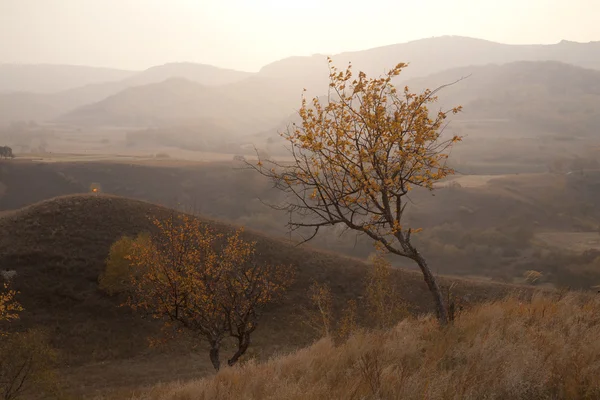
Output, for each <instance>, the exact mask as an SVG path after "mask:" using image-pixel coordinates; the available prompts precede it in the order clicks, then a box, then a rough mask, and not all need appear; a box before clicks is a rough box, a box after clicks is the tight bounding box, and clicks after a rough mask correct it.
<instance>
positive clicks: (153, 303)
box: [127, 215, 291, 370]
mask: <svg viewBox="0 0 600 400" xmlns="http://www.w3.org/2000/svg"><path fill="white" fill-rule="evenodd" d="M154 223H155V225H156V226H157V227H158V231H159V234H158V235H154V236H153V237H152V238H151V239H150V240H149V241H148V242H146V243H144V242H134V244H133V250H132V253H131V255H130V256H128V258H129V260H130V261H131V265H132V267H133V268H134V270H137V273H136V272H134V273H132V274H131V284H132V289H131V295H130V297H129V300H128V303H127V304H129V305H130V306H131V307H132V308H133V309H140V310H143V311H145V312H147V313H149V314H150V315H152V316H153V317H155V318H158V319H162V320H164V321H165V323H166V324H167V325H171V324H174V325H175V326H176V327H177V328H178V329H180V330H187V331H189V332H191V333H193V334H194V335H195V336H197V337H201V338H204V339H205V340H206V341H207V342H208V343H209V345H210V353H209V355H210V360H211V362H212V364H213V366H214V368H215V370H219V368H220V366H221V361H220V354H219V352H220V348H221V343H222V341H223V340H224V338H225V337H226V336H230V337H233V338H235V339H236V341H237V351H236V352H235V354H233V356H232V357H231V358H230V359H229V360H228V364H229V365H233V364H235V363H236V361H237V360H238V359H239V358H240V357H241V356H242V355H243V354H244V353H245V351H246V350H247V349H248V346H249V345H250V336H251V334H252V333H253V332H254V330H255V329H256V327H257V324H258V321H259V319H260V315H261V311H262V309H263V307H264V306H265V305H266V304H268V303H271V302H273V301H276V300H277V299H278V297H279V296H280V295H281V294H282V293H283V292H284V290H285V289H286V288H287V287H288V285H289V284H290V281H291V270H290V269H289V268H287V267H283V266H271V265H268V264H264V263H261V262H257V261H256V260H255V257H254V256H255V243H252V242H246V241H244V240H243V239H242V238H241V229H240V230H238V231H237V232H236V233H235V234H233V235H230V236H223V235H220V234H216V233H214V232H213V231H211V229H210V228H209V227H208V226H204V225H202V224H201V223H200V222H199V221H198V220H197V219H195V218H192V217H189V216H186V215H181V216H179V217H173V216H172V217H171V218H169V219H167V220H165V221H160V220H155V221H154ZM219 247H220V248H219Z"/></svg>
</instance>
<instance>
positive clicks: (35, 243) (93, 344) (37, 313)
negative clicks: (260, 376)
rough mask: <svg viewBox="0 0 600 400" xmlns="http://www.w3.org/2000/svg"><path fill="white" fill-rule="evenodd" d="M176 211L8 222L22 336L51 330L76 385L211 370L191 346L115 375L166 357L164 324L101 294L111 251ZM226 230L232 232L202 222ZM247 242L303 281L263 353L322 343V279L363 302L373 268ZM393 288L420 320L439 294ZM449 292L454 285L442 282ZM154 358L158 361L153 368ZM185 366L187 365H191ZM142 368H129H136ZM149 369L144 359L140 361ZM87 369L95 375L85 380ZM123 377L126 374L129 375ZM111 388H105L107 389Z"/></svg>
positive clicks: (21, 214) (58, 214)
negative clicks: (171, 366) (305, 318)
mask: <svg viewBox="0 0 600 400" xmlns="http://www.w3.org/2000/svg"><path fill="white" fill-rule="evenodd" d="M171 212H172V211H171V210H169V209H166V208H163V207H159V206H156V205H152V204H150V203H145V202H142V201H136V200H129V199H125V198H119V197H112V196H95V195H79V196H67V197H59V198H55V199H51V200H47V201H44V202H41V203H37V204H34V205H32V206H29V207H26V208H23V209H20V210H17V211H14V212H11V213H8V214H7V215H4V216H3V217H1V218H0V265H2V267H3V268H7V269H14V270H16V271H17V277H16V278H15V279H16V281H15V285H16V288H17V289H18V290H19V291H20V292H21V293H20V295H19V300H20V301H21V302H22V304H23V305H24V307H25V309H26V311H25V312H24V313H23V315H22V319H21V320H20V321H19V322H18V324H16V325H14V326H15V328H19V327H33V326H35V327H42V326H43V327H44V328H45V329H47V330H48V331H49V332H50V334H51V337H52V340H53V343H54V345H55V346H56V347H58V349H59V350H60V351H61V353H62V356H63V363H64V368H67V367H66V365H69V369H68V374H69V375H70V376H71V378H70V379H83V380H84V381H83V382H77V383H74V384H77V385H79V386H85V381H86V380H87V381H88V382H89V384H90V385H97V384H98V383H99V381H100V380H102V379H103V376H104V377H106V374H110V373H113V374H114V373H116V371H120V372H119V374H121V377H120V380H121V381H123V383H124V384H125V385H131V384H133V383H132V382H134V381H135V383H136V384H137V383H140V382H142V383H150V382H152V380H153V379H157V378H158V377H160V379H165V380H168V379H172V378H175V377H178V378H181V377H182V376H194V375H195V376H198V375H199V374H200V375H201V374H202V373H204V372H208V371H210V367H208V366H207V365H206V364H207V363H206V361H208V360H204V359H203V358H202V357H201V356H200V358H192V359H190V357H193V355H190V351H189V348H183V349H181V348H179V350H177V349H175V350H173V351H172V352H171V353H169V354H171V357H172V358H173V357H174V358H173V359H178V360H180V361H179V362H178V368H179V369H178V371H179V372H181V371H182V369H183V372H182V373H184V372H185V374H187V375H185V374H184V375H179V376H177V375H171V374H172V373H174V371H168V370H167V366H166V365H163V366H162V367H161V366H160V365H158V364H152V365H153V367H152V368H153V369H152V371H153V372H149V373H148V374H146V375H145V376H143V377H139V376H137V374H136V372H135V370H131V371H129V372H124V371H121V370H120V369H118V368H116V367H115V368H116V369H111V368H110V367H111V365H115V366H119V365H122V363H123V362H125V361H124V360H125V359H131V360H138V361H139V360H145V361H144V362H146V363H152V361H151V360H155V358H153V357H160V353H156V352H152V351H148V350H147V344H146V341H145V340H144V338H145V337H147V336H148V335H151V334H152V333H153V332H156V325H155V324H153V323H152V322H151V321H145V320H141V319H139V318H137V317H136V316H133V315H132V314H131V312H130V311H129V310H127V309H125V308H120V307H118V305H119V304H120V302H121V300H120V299H118V298H111V297H107V296H106V295H105V294H104V293H103V292H101V291H100V290H99V289H98V284H97V278H98V275H99V273H100V272H101V271H102V270H103V266H104V260H105V259H106V257H107V255H108V249H109V247H110V245H111V244H112V243H113V242H114V241H115V240H116V239H118V238H119V237H120V236H122V235H135V234H136V233H138V232H141V231H144V230H150V229H151V224H150V221H149V219H148V217H149V216H157V217H159V218H160V217H166V216H168V215H170V213H171ZM203 221H204V222H206V223H209V224H211V227H212V228H213V229H215V230H216V231H217V232H226V231H230V230H232V229H233V227H232V226H230V225H227V224H224V223H220V222H218V221H213V220H203ZM245 237H246V238H247V239H251V240H256V241H257V251H258V254H259V257H260V260H264V261H267V262H270V263H281V264H292V265H294V266H295V268H296V269H297V278H296V282H295V284H294V285H293V287H292V288H291V290H290V291H289V293H288V294H287V296H286V299H285V300H284V301H283V302H282V303H280V304H278V305H276V306H274V307H272V308H271V309H270V310H268V315H267V316H266V317H265V319H264V324H263V325H261V327H260V328H259V331H257V334H256V341H255V346H256V347H257V349H259V351H260V352H261V353H262V354H263V355H264V356H268V355H269V354H272V352H273V351H276V350H279V351H281V350H283V349H292V348H296V347H297V346H301V345H306V344H307V343H309V342H310V340H312V338H313V336H312V334H311V333H310V332H307V331H306V329H305V328H302V327H301V319H302V315H301V314H299V306H300V305H302V304H306V302H307V297H306V290H307V288H308V286H309V285H310V283H311V282H312V281H313V280H317V281H320V282H329V284H330V285H331V287H332V291H333V292H334V295H335V296H336V301H337V303H336V304H337V305H338V306H341V305H342V304H344V303H345V301H346V300H347V299H350V298H357V296H359V295H360V294H361V292H362V290H363V289H362V285H363V283H362V282H363V279H364V274H365V268H364V264H362V263H361V262H360V261H357V260H355V259H350V258H345V257H341V256H339V255H334V254H331V253H323V252H318V251H315V250H313V249H310V248H308V247H296V246H293V245H292V244H289V243H286V242H283V241H280V240H276V239H272V238H269V237H267V236H264V235H262V234H259V233H256V232H253V231H247V232H245ZM454 281H455V282H456V283H457V287H456V288H455V291H456V293H457V294H458V295H464V294H467V293H468V294H469V296H470V297H471V299H472V300H473V301H479V300H481V299H486V298H495V297H498V296H501V295H502V294H505V293H506V292H507V291H508V290H510V289H511V288H512V287H511V286H504V285H500V284H487V283H476V282H472V281H468V280H460V279H455V280H454ZM394 282H395V284H396V285H397V286H398V290H399V293H401V294H402V297H403V298H404V299H405V300H406V301H407V302H408V304H409V309H410V310H411V311H413V312H416V313H418V312H422V311H429V310H430V308H429V307H430V303H431V300H430V295H429V293H428V292H427V290H426V286H425V283H424V282H423V281H422V278H421V277H420V275H419V274H418V273H416V272H412V271H404V270H397V271H395V273H394ZM442 283H444V284H447V283H448V280H447V279H442ZM149 360H150V361H149ZM184 360H185V361H184ZM97 362H102V363H103V364H102V369H101V370H100V371H96V374H99V375H97V376H96V375H91V376H90V375H89V374H90V369H93V368H94V367H93V365H95V364H94V363H97ZM131 362H134V361H128V363H131ZM140 362H141V361H140ZM86 371H87V372H86ZM123 374H124V375H123ZM106 382H108V381H104V384H105V383H106Z"/></svg>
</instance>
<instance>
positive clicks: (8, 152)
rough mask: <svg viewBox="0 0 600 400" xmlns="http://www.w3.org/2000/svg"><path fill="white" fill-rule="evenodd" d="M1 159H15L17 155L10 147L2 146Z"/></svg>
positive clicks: (0, 148) (0, 150)
mask: <svg viewBox="0 0 600 400" xmlns="http://www.w3.org/2000/svg"><path fill="white" fill-rule="evenodd" d="M0 158H15V155H14V154H13V151H12V149H11V148H10V147H8V146H0Z"/></svg>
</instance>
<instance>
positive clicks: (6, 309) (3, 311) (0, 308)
mask: <svg viewBox="0 0 600 400" xmlns="http://www.w3.org/2000/svg"><path fill="white" fill-rule="evenodd" d="M3 289H4V290H3V291H0V322H1V321H11V320H13V319H18V318H19V312H20V311H23V307H21V305H20V304H19V303H18V302H17V301H16V300H15V296H16V294H17V292H16V291H15V290H12V289H11V288H10V286H9V284H8V283H4V284H3ZM0 333H1V332H0Z"/></svg>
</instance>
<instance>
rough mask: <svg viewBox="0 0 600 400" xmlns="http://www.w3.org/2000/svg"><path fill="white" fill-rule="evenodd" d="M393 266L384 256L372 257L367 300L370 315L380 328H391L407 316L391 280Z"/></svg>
mask: <svg viewBox="0 0 600 400" xmlns="http://www.w3.org/2000/svg"><path fill="white" fill-rule="evenodd" d="M391 274H392V266H391V265H390V262H389V261H388V260H386V259H385V257H384V254H383V253H381V252H378V253H377V254H376V255H375V256H373V257H371V259H370V265H369V270H368V272H367V279H366V285H365V286H366V287H365V300H366V303H367V307H368V310H369V315H370V316H371V318H372V320H373V321H374V322H375V324H376V325H377V326H378V327H379V328H389V327H391V326H392V325H393V324H395V323H396V322H398V320H400V319H401V318H402V317H403V316H404V315H405V314H406V308H405V307H404V305H403V304H402V303H401V302H400V300H399V297H398V296H397V293H396V290H395V289H394V285H393V283H392V280H391Z"/></svg>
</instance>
